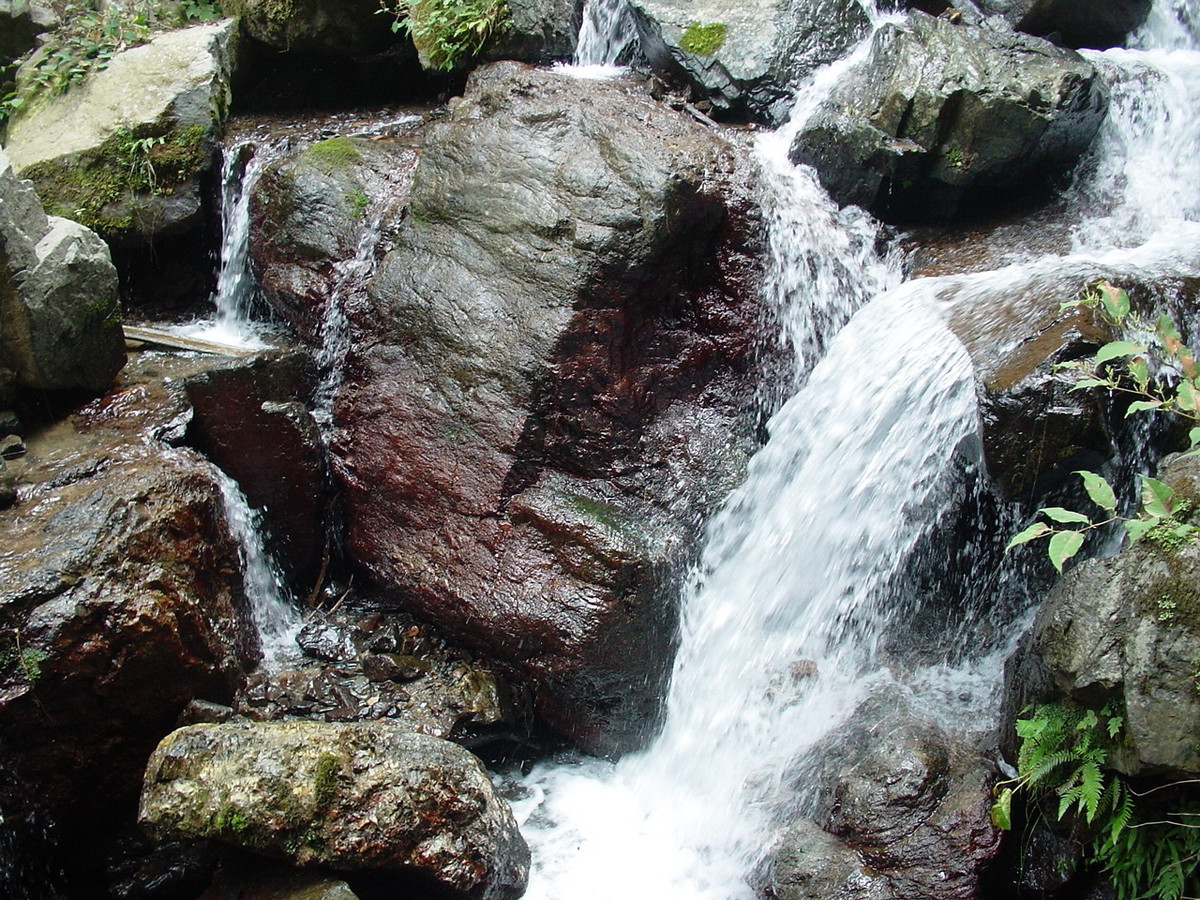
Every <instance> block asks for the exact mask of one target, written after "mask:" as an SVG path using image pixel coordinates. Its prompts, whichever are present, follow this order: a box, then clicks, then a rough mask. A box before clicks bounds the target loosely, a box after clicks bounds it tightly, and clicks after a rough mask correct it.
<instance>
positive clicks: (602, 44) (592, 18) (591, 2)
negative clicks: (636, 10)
mask: <svg viewBox="0 0 1200 900" xmlns="http://www.w3.org/2000/svg"><path fill="white" fill-rule="evenodd" d="M637 48H638V36H637V25H636V23H635V22H634V19H633V11H632V10H631V9H630V8H629V3H628V2H627V0H587V2H586V3H584V5H583V23H582V25H581V26H580V28H579V41H578V43H577V44H576V47H575V65H577V66H585V67H589V66H615V65H620V64H622V63H628V62H629V59H630V57H631V56H633V55H634V54H636V53H637Z"/></svg>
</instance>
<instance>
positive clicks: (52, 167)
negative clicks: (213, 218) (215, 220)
mask: <svg viewBox="0 0 1200 900" xmlns="http://www.w3.org/2000/svg"><path fill="white" fill-rule="evenodd" d="M235 27H236V26H235V23H234V21H233V20H232V19H227V20H225V21H222V22H219V23H216V24H212V25H197V26H194V27H191V28H185V29H181V30H179V31H170V32H164V33H162V34H159V35H158V36H156V37H155V38H154V39H153V40H151V41H150V42H149V43H147V44H143V45H141V46H137V47H133V48H130V49H128V50H125V51H123V52H121V53H118V54H117V55H116V56H114V57H113V58H112V59H111V60H110V61H109V63H108V66H107V67H106V68H104V69H102V70H99V71H93V72H92V73H91V74H90V75H89V76H88V77H87V78H86V79H85V80H84V81H83V82H82V83H81V84H79V85H77V86H75V87H74V88H72V89H71V90H70V91H67V92H66V93H64V94H60V95H58V96H56V97H53V98H47V99H42V100H37V101H36V102H34V101H30V102H27V103H26V104H25V105H24V106H22V107H21V109H20V110H19V111H18V113H17V114H16V115H14V117H13V119H12V120H11V122H10V124H9V129H8V144H7V149H8V155H9V158H10V159H11V160H12V164H13V166H14V168H15V169H16V170H17V172H18V173H19V174H21V175H23V176H24V177H26V178H29V179H31V180H32V181H33V182H34V184H35V186H36V187H37V190H38V193H39V195H40V196H41V198H42V201H43V202H44V203H45V205H46V208H47V209H48V210H49V211H50V212H51V213H54V214H56V215H61V216H63V217H65V218H71V219H75V220H76V221H79V222H81V223H82V224H84V225H87V226H89V227H91V228H94V229H95V230H96V231H98V232H99V233H100V234H101V235H103V236H104V237H105V238H107V239H109V240H125V241H131V242H135V243H137V242H140V241H145V240H149V239H151V238H153V237H155V236H159V235H170V234H176V233H179V232H182V231H186V230H187V229H189V228H191V227H194V226H195V225H197V224H199V217H200V207H201V198H200V185H199V178H200V176H201V175H202V174H203V173H204V172H205V171H207V170H208V169H209V167H210V166H211V164H212V159H213V149H214V147H215V139H216V137H217V136H218V135H219V133H220V131H221V129H222V128H223V126H224V122H225V117H226V115H227V113H228V110H229V103H230V83H231V80H232V77H233V72H234V68H235V60H236V50H237V42H236V33H235ZM18 81H19V82H20V78H19V79H18Z"/></svg>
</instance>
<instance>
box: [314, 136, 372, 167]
mask: <svg viewBox="0 0 1200 900" xmlns="http://www.w3.org/2000/svg"><path fill="white" fill-rule="evenodd" d="M304 155H305V157H306V158H307V159H309V160H311V161H312V163H313V164H314V165H316V166H317V167H318V168H319V169H321V171H323V172H325V173H326V174H329V173H332V172H333V171H335V170H337V169H347V168H349V167H350V166H353V165H354V164H355V163H358V162H361V161H362V154H361V153H359V152H358V148H357V147H355V146H354V141H352V140H350V138H347V137H335V138H329V139H328V140H324V141H317V143H315V144H313V145H312V146H311V147H309V148H308V149H307V150H306V151H305V152H304Z"/></svg>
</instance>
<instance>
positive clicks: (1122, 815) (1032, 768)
mask: <svg viewBox="0 0 1200 900" xmlns="http://www.w3.org/2000/svg"><path fill="white" fill-rule="evenodd" d="M1026 713H1027V715H1026V716H1025V717H1023V718H1021V719H1018V720H1017V725H1016V730H1017V735H1018V737H1020V738H1021V743H1020V747H1019V749H1018V754H1017V777H1016V778H1015V779H1012V780H1011V781H1007V782H1002V783H1001V784H999V785H997V786H996V787H997V800H996V804H995V806H994V807H993V815H992V818H993V821H994V822H996V823H997V825H999V826H1000V827H1002V828H1007V827H1009V825H1010V824H1011V822H1010V819H1011V815H1010V811H1009V805H1010V804H1011V802H1012V798H1013V796H1014V794H1016V793H1019V792H1024V793H1025V794H1027V795H1029V796H1030V797H1031V799H1049V798H1055V799H1057V801H1058V803H1057V807H1058V818H1059V820H1062V819H1065V818H1067V817H1068V816H1071V815H1073V816H1077V817H1080V818H1082V819H1083V821H1084V822H1085V823H1086V824H1087V825H1088V826H1090V829H1089V830H1090V831H1091V833H1092V834H1093V837H1092V839H1091V841H1090V843H1089V845H1088V848H1087V852H1088V857H1089V861H1090V862H1092V863H1094V864H1095V865H1097V866H1099V867H1100V868H1102V869H1103V870H1104V871H1105V873H1106V874H1107V875H1108V877H1109V879H1110V881H1111V882H1112V885H1113V889H1114V891H1115V892H1116V896H1117V900H1185V892H1187V893H1186V895H1190V896H1196V895H1197V894H1198V893H1200V824H1197V825H1189V824H1187V819H1188V818H1189V817H1197V816H1200V804H1197V803H1181V802H1175V803H1173V804H1169V805H1170V806H1171V807H1172V808H1171V809H1170V810H1169V811H1168V812H1162V811H1161V805H1162V802H1161V801H1160V802H1159V803H1158V804H1157V805H1156V804H1152V803H1148V802H1146V801H1143V802H1142V803H1138V802H1137V795H1135V793H1134V792H1133V791H1132V790H1131V789H1130V788H1129V786H1128V785H1127V784H1126V783H1125V782H1124V780H1122V778H1121V776H1120V775H1118V774H1116V773H1114V772H1112V771H1110V770H1109V769H1108V758H1109V755H1110V753H1111V752H1112V751H1113V750H1114V749H1115V748H1116V746H1117V744H1118V742H1119V739H1120V734H1121V730H1122V728H1123V726H1124V719H1123V717H1122V716H1120V715H1117V714H1116V710H1114V709H1113V707H1112V705H1111V704H1108V705H1105V706H1104V707H1103V708H1102V709H1100V710H1098V711H1097V710H1090V709H1077V708H1074V707H1070V706H1066V705H1064V704H1058V703H1053V704H1043V705H1041V706H1037V707H1035V708H1033V709H1032V710H1027V711H1026ZM1151 793H1153V792H1151ZM1143 796H1148V795H1143ZM1181 820H1182V821H1181Z"/></svg>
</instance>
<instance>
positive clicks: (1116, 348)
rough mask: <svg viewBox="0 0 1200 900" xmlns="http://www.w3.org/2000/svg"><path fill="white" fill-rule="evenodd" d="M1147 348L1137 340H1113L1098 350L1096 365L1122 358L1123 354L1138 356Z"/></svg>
mask: <svg viewBox="0 0 1200 900" xmlns="http://www.w3.org/2000/svg"><path fill="white" fill-rule="evenodd" d="M1145 352H1146V348H1145V347H1143V346H1142V345H1141V344H1139V343H1138V342H1137V341H1111V342H1109V343H1107V344H1105V345H1104V346H1103V347H1101V348H1100V349H1099V350H1098V351H1096V365H1100V364H1101V363H1106V362H1109V361H1110V360H1114V359H1120V358H1121V357H1122V356H1138V355H1139V354H1142V353H1145Z"/></svg>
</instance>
